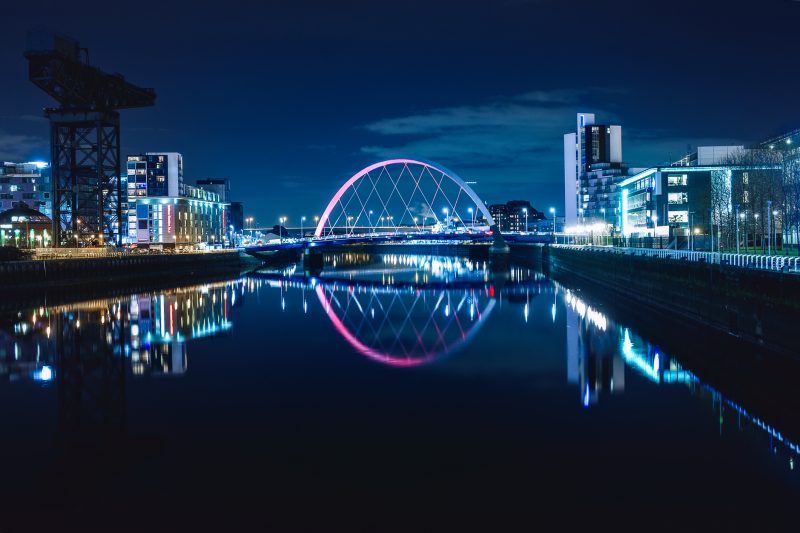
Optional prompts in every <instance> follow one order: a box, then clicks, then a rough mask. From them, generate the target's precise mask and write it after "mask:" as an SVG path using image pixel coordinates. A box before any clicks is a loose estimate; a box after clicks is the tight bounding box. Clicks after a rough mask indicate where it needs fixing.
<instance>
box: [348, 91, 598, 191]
mask: <svg viewBox="0 0 800 533" xmlns="http://www.w3.org/2000/svg"><path fill="white" fill-rule="evenodd" d="M605 92H607V90H606V89H586V90H573V89H565V90H554V91H530V92H526V93H522V94H518V95H515V96H512V97H510V98H505V99H494V100H491V101H489V102H486V103H483V104H480V105H465V106H456V107H443V108H437V109H431V110H428V111H425V112H422V113H418V114H414V115H408V116H404V117H393V118H386V119H382V120H377V121H374V122H372V123H369V124H367V125H366V126H364V128H365V129H366V130H367V131H368V132H371V133H374V134H376V135H378V136H379V139H378V140H379V141H382V142H376V143H371V144H368V145H365V146H362V147H361V152H362V153H365V154H369V155H371V156H374V157H376V158H389V157H395V156H398V155H407V156H414V157H423V158H427V159H432V160H434V161H438V162H441V163H442V164H445V165H448V166H451V167H453V168H454V169H455V168H458V169H466V170H469V171H476V170H478V169H480V170H481V172H480V174H482V175H484V176H486V175H488V174H490V172H489V171H490V170H491V171H492V173H494V175H495V179H497V180H502V181H504V182H507V183H508V182H511V183H513V182H538V183H554V182H556V181H558V180H560V179H561V176H562V174H561V170H560V169H561V165H562V161H563V155H562V150H563V134H564V133H565V132H567V131H569V130H570V126H571V125H572V124H573V121H574V118H573V117H574V116H575V113H576V112H577V111H578V110H579V107H580V106H579V103H580V101H581V100H590V99H593V98H594V97H595V96H596V95H597V94H599V93H605ZM594 111H595V112H597V113H600V114H601V115H602V116H604V117H606V118H608V117H612V116H613V115H612V113H610V112H608V111H602V110H596V109H595V110H594ZM463 174H466V172H463Z"/></svg>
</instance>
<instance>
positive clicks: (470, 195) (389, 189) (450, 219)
mask: <svg viewBox="0 0 800 533" xmlns="http://www.w3.org/2000/svg"><path fill="white" fill-rule="evenodd" d="M316 222H317V225H316V229H315V230H314V236H313V237H312V238H307V239H306V238H304V236H301V238H300V239H292V238H287V239H283V240H282V241H281V242H278V243H269V244H264V245H259V246H254V247H251V248H248V249H247V252H248V253H251V254H258V253H262V252H270V251H278V250H282V249H293V248H312V247H331V246H338V245H344V244H361V243H382V242H397V241H411V242H416V243H419V242H420V241H437V242H475V241H477V242H481V241H483V242H487V243H492V244H493V247H494V248H493V250H495V251H507V246H506V245H505V242H504V240H503V236H501V235H500V232H499V231H498V228H497V226H496V224H495V220H494V219H493V218H492V215H491V213H490V212H489V210H488V209H487V207H486V205H485V204H484V203H483V201H482V200H481V199H480V198H479V197H478V195H477V194H476V193H475V191H473V190H472V188H471V187H470V186H469V185H468V184H467V183H466V182H465V181H464V180H462V179H461V178H460V177H459V176H458V175H457V174H455V173H454V172H452V171H450V170H448V169H446V168H445V167H443V166H441V165H437V164H434V163H430V162H425V161H421V160H415V159H390V160H387V161H381V162H379V163H375V164H373V165H370V166H368V167H366V168H364V169H363V170H361V171H359V172H357V173H356V174H354V175H353V176H352V177H351V178H350V179H349V180H347V181H346V182H345V183H344V184H343V185H342V186H341V187H340V188H339V190H338V191H336V193H335V194H334V195H333V198H331V200H330V202H328V205H327V207H326V208H325V211H324V212H323V214H322V216H321V217H319V220H318V221H316ZM550 239H551V238H550V236H542V235H537V236H526V238H525V239H522V238H521V237H515V238H513V239H512V240H517V241H518V240H525V241H526V242H550Z"/></svg>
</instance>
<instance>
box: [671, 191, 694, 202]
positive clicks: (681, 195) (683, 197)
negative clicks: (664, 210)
mask: <svg viewBox="0 0 800 533" xmlns="http://www.w3.org/2000/svg"><path fill="white" fill-rule="evenodd" d="M667 201H668V202H669V203H670V204H686V203H688V202H689V195H688V194H687V193H685V192H671V193H669V194H668V195H667Z"/></svg>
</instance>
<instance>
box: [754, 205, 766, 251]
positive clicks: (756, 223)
mask: <svg viewBox="0 0 800 533" xmlns="http://www.w3.org/2000/svg"><path fill="white" fill-rule="evenodd" d="M753 218H754V219H756V221H755V222H754V223H753V249H754V250H755V247H756V232H757V231H758V213H753ZM761 251H764V238H763V237H762V238H761Z"/></svg>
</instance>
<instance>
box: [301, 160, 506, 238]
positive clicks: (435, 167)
mask: <svg viewBox="0 0 800 533" xmlns="http://www.w3.org/2000/svg"><path fill="white" fill-rule="evenodd" d="M398 165H399V166H400V167H401V169H400V172H399V175H398V176H397V177H396V180H397V181H394V180H395V177H393V176H392V175H391V172H390V171H389V170H388V169H389V167H395V166H398ZM374 171H378V172H379V173H380V174H379V179H380V176H381V175H383V173H384V172H385V173H386V174H388V176H389V179H390V180H392V181H390V183H391V184H393V185H394V191H391V192H390V196H391V195H393V194H395V192H397V194H398V195H400V193H399V189H398V188H397V182H399V181H400V180H401V179H411V180H413V181H412V184H413V185H414V190H413V191H412V193H411V196H412V197H413V196H414V195H415V193H416V192H417V191H418V190H420V184H421V182H422V181H423V180H425V181H426V182H429V181H428V180H432V182H429V183H433V185H435V186H436V187H437V188H438V191H434V192H433V195H432V196H433V198H437V195H438V193H439V192H441V193H442V196H441V198H443V200H439V201H440V202H441V201H443V205H445V206H446V207H447V208H448V209H450V210H451V211H450V212H451V213H452V214H453V215H459V216H461V220H467V218H465V217H464V216H463V215H464V213H459V209H460V208H459V201H460V199H461V193H462V192H463V193H464V194H466V195H467V197H468V198H469V199H470V200H471V202H470V204H468V207H471V206H472V205H474V206H475V208H476V209H477V211H479V212H480V213H481V214H482V215H483V216H484V217H485V218H486V220H487V221H488V223H489V226H490V227H491V226H494V219H493V218H492V215H491V214H490V213H489V209H487V208H486V205H485V204H484V203H483V201H482V200H481V199H480V198H479V197H478V195H477V194H475V191H473V190H472V188H471V187H470V186H469V185H468V184H467V183H466V182H464V180H462V179H461V178H460V177H459V176H458V175H456V174H455V173H454V172H452V171H450V170H448V169H446V168H445V167H443V166H441V165H439V164H434V163H429V162H425V161H420V160H416V159H389V160H386V161H381V162H379V163H375V164H373V165H370V166H368V167H366V168H364V169H362V170H360V171H359V172H357V173H356V174H355V175H354V176H353V177H351V178H350V179H349V180H347V181H346V182H345V183H344V184H343V185H342V186H341V187H340V188H339V190H338V191H336V194H335V195H334V196H333V198H331V201H330V202H329V203H328V206H327V207H326V208H325V212H324V213H323V214H322V217H320V219H319V222H318V224H317V229H316V231H315V232H314V236H315V237H322V236H323V234H324V233H325V227H326V225H328V227H329V228H330V230H331V232H333V226H332V225H330V224H329V222H330V218H331V213H333V212H334V209H336V207H337V206H341V202H342V197H343V196H344V194H345V193H346V192H347V191H348V190H350V189H351V188H354V192H355V196H357V197H358V198H357V201H358V203H360V208H361V209H360V211H359V210H358V207H359V205H358V204H356V205H355V208H356V211H354V212H355V213H356V216H355V218H356V220H358V219H361V220H362V221H363V218H362V217H365V216H366V215H365V213H364V211H365V210H367V209H368V207H367V205H366V204H365V201H364V200H363V199H362V198H361V196H358V192H357V188H355V187H357V183H358V182H359V180H362V179H364V178H365V177H367V178H370V176H371V173H373V172H374ZM445 178H446V179H448V180H450V181H451V182H453V183H455V184H456V185H458V187H460V190H459V192H458V194H457V195H456V197H455V198H454V199H453V198H449V197H447V195H446V193H445V192H444V191H443V189H442V187H441V184H442V182H443V180H444V179H445ZM370 179H371V178H370ZM375 191H376V188H375V184H374V183H372V190H370V191H368V192H369V197H371V196H372V194H373V192H375ZM355 196H354V197H355ZM420 196H421V198H422V199H423V200H422V201H423V203H427V208H428V209H429V210H430V212H431V213H436V212H437V210H436V206H434V205H431V204H432V201H431V200H429V198H427V197H425V195H424V194H420ZM369 197H367V200H369ZM378 197H379V199H380V192H378ZM401 199H402V200H403V202H404V203H405V205H406V209H407V210H409V211H408V212H409V213H411V212H410V207H409V203H411V199H410V198H408V199H407V198H401ZM351 200H352V198H351ZM381 201H383V199H381ZM348 203H349V202H348ZM462 205H463V203H462ZM342 208H343V210H344V212H345V217H346V218H347V216H346V215H347V213H346V209H344V206H342ZM461 210H462V211H466V209H461ZM351 218H352V217H351ZM334 223H335V222H334ZM423 224H424V222H423Z"/></svg>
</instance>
